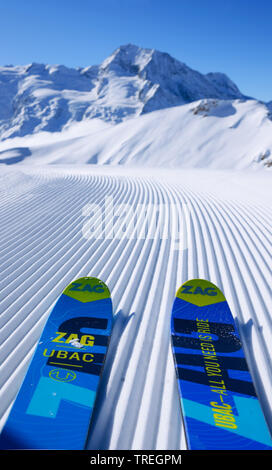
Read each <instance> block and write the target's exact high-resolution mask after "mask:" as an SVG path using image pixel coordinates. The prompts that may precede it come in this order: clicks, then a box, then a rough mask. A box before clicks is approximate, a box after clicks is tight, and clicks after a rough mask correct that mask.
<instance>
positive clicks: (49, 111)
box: [0, 44, 272, 168]
mask: <svg viewBox="0 0 272 470" xmlns="http://www.w3.org/2000/svg"><path fill="white" fill-rule="evenodd" d="M271 116H272V102H270V103H260V102H258V101H256V100H254V99H253V98H249V97H246V96H245V95H243V94H242V93H241V92H240V91H239V89H238V87H237V86H236V85H235V84H234V83H233V82H232V81H231V80H230V79H229V78H228V77H227V76H226V75H225V74H222V73H208V74H206V75H203V74H201V73H199V72H197V71H195V70H192V69H191V68H189V67H188V66H187V65H185V64H184V63H181V62H179V61H178V60H176V59H174V58H172V57H171V56H170V55H169V54H167V53H163V52H159V51H156V50H154V49H143V48H140V47H137V46H134V45H131V44H129V45H126V46H121V47H120V48H118V49H117V50H115V51H114V53H113V54H112V55H111V56H109V57H108V58H107V59H105V60H104V61H103V62H102V64H101V65H99V66H90V67H86V68H77V69H72V68H68V67H65V66H62V65H43V64H31V65H28V66H15V67H13V66H5V67H0V141H1V142H0V162H2V163H20V162H23V161H24V160H25V159H26V158H27V162H30V161H31V162H33V163H41V162H42V163H60V162H61V163H100V164H105V163H106V164H133V165H139V164H141V165H143V164H144V165H148V166H150V165H153V166H186V167H190V166H192V167H212V168H248V167H252V166H253V167H256V164H257V167H258V166H266V167H269V166H271V164H272V159H271V155H272V119H271Z"/></svg>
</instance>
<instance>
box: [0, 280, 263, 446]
mask: <svg viewBox="0 0 272 470" xmlns="http://www.w3.org/2000/svg"><path fill="white" fill-rule="evenodd" d="M112 323H113V316H112V301H111V295H110V291H109V289H108V287H107V286H106V284H105V283H104V282H102V281H100V280H99V279H96V278H91V277H83V278H80V279H78V280H76V281H74V282H72V283H71V284H69V285H68V287H67V288H66V289H65V290H64V291H63V293H62V295H61V296H60V298H59V300H58V301H57V303H56V305H55V307H54V308H53V310H52V312H51V314H50V316H49V319H48V321H47V323H46V325H45V328H44V331H43V333H42V335H41V338H40V341H39V343H38V346H37V348H36V351H35V353H34V356H33V359H32V362H31V364H30V366H29V369H28V371H27V374H26V377H25V379H24V382H23V384H22V387H21V389H20V391H19V393H18V395H17V398H16V400H15V403H14V405H13V408H12V410H11V412H10V415H9V417H8V420H7V422H6V424H5V426H4V429H3V431H2V434H1V437H0V447H1V448H2V449H83V448H84V446H85V443H86V438H87V435H88V429H89V425H90V420H91V416H92V411H93V408H94V404H95V399H96V395H97V390H98V386H99V381H100V377H101V373H102V369H103V364H104V361H105V356H106V353H107V349H108V345H109V339H110V335H111V330H112ZM171 337H172V351H173V357H174V363H175V368H176V376H177V383H178V390H179V397H180V403H181V409H182V416H183V421H184V427H185V434H186V440H187V447H188V449H243V450H250V449H271V448H272V447H271V438H270V435H269V431H268V428H267V425H266V422H265V419H264V417H263V414H262V411H261V407H260V404H259V401H258V398H257V396H256V392H255V389H254V386H253V382H252V379H251V377H250V373H249V370H248V366H247V363H246V360H245V355H244V352H243V349H242V344H241V340H240V337H239V333H238V330H237V328H236V326H235V322H234V320H233V317H232V314H231V311H230V309H229V306H228V303H227V301H226V299H225V297H224V295H223V294H222V292H221V291H220V290H219V289H218V288H217V287H216V286H215V285H214V284H212V283H210V282H208V281H206V280H201V279H193V280H191V281H187V282H186V283H185V284H183V285H182V286H181V287H180V288H179V289H178V291H177V294H176V298H175V301H174V304H173V310H172V316H171Z"/></svg>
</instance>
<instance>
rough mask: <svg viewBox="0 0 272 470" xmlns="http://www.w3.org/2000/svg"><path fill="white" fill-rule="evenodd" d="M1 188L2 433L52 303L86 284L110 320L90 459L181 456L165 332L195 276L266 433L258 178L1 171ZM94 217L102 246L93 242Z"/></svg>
mask: <svg viewBox="0 0 272 470" xmlns="http://www.w3.org/2000/svg"><path fill="white" fill-rule="evenodd" d="M0 183H1V185H0V188H1V189H0V192H1V194H0V196H1V200H0V202H1V205H0V208H1V209H0V210H1V232H0V239H1V243H0V262H1V282H0V295H1V303H2V306H1V311H2V315H1V318H0V322H1V346H0V361H1V366H0V381H1V384H0V385H1V391H0V413H1V417H2V418H1V421H0V422H1V426H3V424H4V422H5V420H6V418H7V416H8V412H9V410H10V407H11V405H12V402H13V400H14V397H15V395H16V392H17V391H18V388H19V386H20V384H21V382H22V379H23V377H24V374H25V372H26V369H27V366H28V364H29V361H30V359H31V356H32V354H33V351H34V348H35V345H36V343H37V341H38V338H39V336H40V334H41V331H42V329H43V326H44V324H45V321H46V319H47V317H48V315H49V312H50V310H51V309H52V307H53V305H54V302H55V301H56V300H57V298H58V296H59V295H60V293H61V291H62V290H63V289H64V287H65V286H66V285H67V284H68V283H69V282H71V280H73V279H75V278H77V277H80V276H86V275H90V276H97V277H99V278H101V279H103V280H104V281H105V282H106V283H107V284H108V285H109V287H110V289H111V292H112V298H113V305H114V315H115V324H114V329H113V335H112V340H111V343H110V349H109V353H108V356H107V360H106V365H105V369H104V375H103V378H102V383H101V389H100V394H99V398H98V402H97V406H96V409H95V414H94V420H93V427H92V433H91V435H90V439H89V442H88V447H89V448H90V449H131V448H133V449H183V448H185V440H184V432H183V426H182V419H181V412H180V408H179V401H178V391H177V386H176V378H175V371H174V364H173V360H172V354H171V350H170V336H169V324H170V323H169V322H170V314H171V307H172V302H173V299H174V296H175V292H176V289H177V288H178V286H180V284H181V283H182V282H184V281H185V280H187V279H190V278H197V277H200V278H205V279H209V280H211V281H212V282H214V283H215V284H217V285H218V286H219V287H220V288H221V289H222V290H223V292H224V293H225V295H226V297H227V299H228V301H229V304H230V307H231V310H232V312H233V315H234V317H235V319H236V321H237V323H238V326H239V329H240V333H241V336H242V340H243V344H244V347H245V352H246V356H247V359H248V361H249V365H250V369H251V372H252V374H253V378H254V382H255V385H256V388H257V392H258V395H259V397H260V400H261V404H262V407H263V411H264V414H265V417H266V419H267V421H268V423H269V425H270V429H271V427H272V421H271V416H272V393H271V388H272V387H271V385H272V378H271V372H272V369H271V344H272V338H271V312H270V310H271V297H270V295H271V291H270V286H271V263H270V262H271V258H270V255H271V231H270V229H271V225H270V224H271V218H272V217H271V212H272V211H271V190H270V187H271V179H270V173H269V172H265V171H259V172H258V171H256V172H250V173H249V172H246V171H243V172H233V171H226V170H225V171H211V170H209V171H208V170H196V169H195V170H189V169H188V170H178V169H175V170H172V171H171V170H166V169H161V170H160V169H156V170H155V169H154V170H152V169H147V168H145V169H143V170H141V169H140V168H139V169H137V168H131V169H129V168H126V167H120V166H119V167H114V166H108V167H100V166H95V165H94V166H93V165H89V166H87V167H86V166H82V167H80V166H77V167H73V166H68V165H66V166H57V165H56V166H51V167H42V166H38V165H36V166H27V165H20V166H16V167H7V166H4V165H3V166H1V174H0ZM105 198H108V199H107V201H108V202H109V203H111V202H112V204H113V206H112V207H113V210H114V212H112V211H111V210H109V211H108V212H107V213H106V214H104V212H103V210H104V209H103V208H104V205H105ZM120 203H122V204H126V205H125V206H124V205H123V206H119V205H118V204H120ZM92 204H95V205H92ZM145 210H147V211H148V214H149V219H148V220H149V222H150V224H149V229H150V232H148V233H149V236H144V237H141V236H139V227H140V228H143V226H144V224H143V219H142V217H143V214H144V211H145ZM92 211H94V212H95V213H96V216H97V215H99V213H101V214H102V216H103V214H104V215H105V219H104V222H105V223H106V224H107V226H108V227H111V223H113V227H111V228H114V227H115V228H118V227H119V229H118V230H117V232H116V233H115V237H114V238H110V236H108V237H106V236H104V237H103V233H102V234H101V233H100V238H97V236H98V235H99V227H98V226H96V227H93V226H92V224H91V223H90V222H91V221H92V213H93V212H92ZM99 211H102V212H99ZM118 211H120V212H118ZM135 214H136V215H137V216H138V218H137V221H138V223H137V224H136V223H135V225H134V222H135ZM118 215H119V217H118ZM97 220H99V218H97ZM120 220H122V223H123V225H122V224H120ZM88 221H89V225H88ZM118 222H119V225H114V224H118ZM124 226H125V227H126V229H127V230H126V231H125V232H124V233H123V232H122V231H123V229H124ZM169 227H171V230H170V231H169V230H168V229H169ZM92 228H93V229H94V232H92ZM109 233H110V232H109ZM122 233H123V237H122V236H121V235H122ZM136 233H138V236H136ZM163 233H164V237H163V236H162V234H163ZM178 233H180V236H178ZM173 234H174V236H172V235H173Z"/></svg>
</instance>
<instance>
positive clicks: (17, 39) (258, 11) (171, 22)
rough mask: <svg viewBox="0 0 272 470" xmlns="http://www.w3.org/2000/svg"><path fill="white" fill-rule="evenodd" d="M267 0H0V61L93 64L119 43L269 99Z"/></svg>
mask: <svg viewBox="0 0 272 470" xmlns="http://www.w3.org/2000/svg"><path fill="white" fill-rule="evenodd" d="M271 25H272V0H45V1H43V0H0V64H1V65H6V64H14V65H17V64H28V63H30V62H40V63H50V64H64V65H67V66H87V65H94V64H99V63H101V62H102V60H103V59H105V58H106V57H107V56H108V55H110V54H111V53H112V52H113V50H114V49H116V48H117V47H118V46H120V45H121V44H127V43H132V44H136V45H139V46H142V47H148V48H156V49H159V50H161V51H164V52H168V53H169V54H171V55H172V56H173V57H175V58H177V59H179V60H181V61H182V62H185V63H186V64H187V65H188V66H190V67H192V68H194V69H196V70H198V71H200V72H202V73H207V72H225V73H226V74H227V75H228V76H229V77H230V78H231V79H232V80H233V81H234V82H235V83H236V84H237V85H238V87H239V88H240V90H241V91H242V92H243V93H245V94H248V95H250V96H253V97H256V98H258V99H261V100H272V26H271Z"/></svg>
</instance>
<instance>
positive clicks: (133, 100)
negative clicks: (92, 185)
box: [0, 45, 243, 139]
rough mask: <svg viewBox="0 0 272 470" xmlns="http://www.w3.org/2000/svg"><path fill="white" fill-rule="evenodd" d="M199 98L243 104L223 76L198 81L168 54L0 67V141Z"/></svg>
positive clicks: (130, 49)
mask: <svg viewBox="0 0 272 470" xmlns="http://www.w3.org/2000/svg"><path fill="white" fill-rule="evenodd" d="M201 98H217V99H237V98H243V95H242V93H241V92H240V91H239V89H238V88H237V86H236V85H235V84H234V83H233V82H232V81H231V80H230V79H229V78H228V77H227V76H226V75H224V74H221V73H210V74H207V75H202V74H201V73H199V72H196V71H195V70H192V69H191V68H189V67H188V66H187V65H185V64H183V63H181V62H179V61H178V60H175V59H174V58H172V57H171V56H170V55H169V54H166V53H162V52H159V51H156V50H154V49H142V48H140V47H137V46H134V45H126V46H121V47H120V48H119V49H117V50H116V51H115V52H114V53H113V54H112V55H111V56H110V57H108V58H107V59H106V60H104V62H103V63H102V64H101V65H99V66H90V67H86V68H77V69H72V68H68V67H65V66H62V65H44V64H35V63H34V64H31V65H27V66H16V67H13V66H5V67H0V137H1V138H2V139H4V138H8V137H14V136H24V135H27V134H31V133H36V132H39V131H41V130H44V131H60V130H62V129H63V128H64V127H65V126H67V125H69V124H70V123H71V122H74V121H81V120H85V119H91V118H95V117H96V118H100V119H103V120H104V121H107V122H114V123H117V122H121V121H123V120H125V119H127V118H128V117H132V116H137V115H139V114H143V113H147V112H150V111H154V110H158V109H163V108H168V107H170V106H177V105H181V104H184V103H189V102H192V101H195V100H199V99H201Z"/></svg>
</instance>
